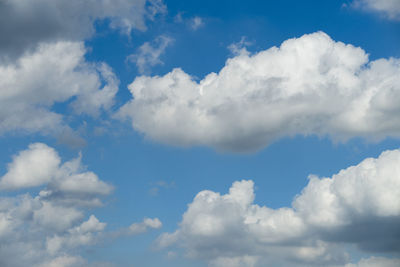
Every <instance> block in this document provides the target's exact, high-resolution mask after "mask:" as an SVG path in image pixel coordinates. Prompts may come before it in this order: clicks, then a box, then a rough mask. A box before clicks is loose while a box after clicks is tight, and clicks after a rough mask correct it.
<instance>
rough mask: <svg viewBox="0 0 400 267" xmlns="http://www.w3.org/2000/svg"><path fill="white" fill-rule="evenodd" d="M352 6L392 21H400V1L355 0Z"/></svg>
mask: <svg viewBox="0 0 400 267" xmlns="http://www.w3.org/2000/svg"><path fill="white" fill-rule="evenodd" d="M352 6H353V7H354V8H358V9H363V10H366V11H372V12H376V13H379V14H381V15H383V16H385V17H386V18H388V19H391V20H400V1H398V0H354V2H353V3H352Z"/></svg>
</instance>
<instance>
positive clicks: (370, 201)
mask: <svg viewBox="0 0 400 267" xmlns="http://www.w3.org/2000/svg"><path fill="white" fill-rule="evenodd" d="M399 166H400V151H399V150H392V151H385V152H383V153H382V154H381V155H380V156H379V157H378V158H367V159H365V160H363V161H362V162H361V163H359V164H358V165H356V166H351V167H349V168H347V169H344V170H341V171H340V172H339V173H337V174H335V175H333V176H332V177H322V178H318V177H315V176H310V177H309V183H308V185H307V186H306V187H305V188H304V189H303V190H302V192H301V193H300V194H299V195H297V196H296V197H295V198H294V200H293V203H292V206H291V207H282V208H279V209H271V208H269V207H266V206H259V205H257V204H254V199H255V194H254V183H253V182H252V181H245V180H243V181H238V182H235V183H234V184H233V185H232V187H231V188H230V189H229V193H227V194H224V195H221V194H220V193H218V192H213V191H208V190H205V191H201V192H200V193H198V194H197V196H196V197H195V198H194V200H193V202H192V203H190V204H189V205H188V209H187V211H186V212H185V213H184V214H183V219H182V221H181V223H180V224H179V228H178V229H177V230H176V231H175V232H173V233H164V234H163V235H161V236H160V237H159V239H158V240H157V244H158V246H159V247H161V248H172V249H173V248H174V247H181V248H183V249H184V251H185V254H186V256H188V257H191V258H198V259H203V260H205V261H207V262H208V263H209V264H210V265H211V266H265V265H264V264H266V263H268V265H269V266H270V265H273V266H344V265H346V264H349V265H348V266H358V265H353V264H350V263H349V261H350V258H349V253H348V252H347V251H346V249H347V248H348V247H350V246H349V245H355V246H356V247H357V248H358V249H360V250H361V251H366V252H368V253H370V254H372V255H373V253H387V254H388V255H398V252H399V251H400V242H399V240H400V229H399V227H398V226H399V224H400V190H399V189H400V168H399ZM346 244H347V245H346ZM371 262H372V263H373V262H375V265H374V264H372V263H371ZM379 262H380V263H379ZM263 263H264V264H263ZM368 263H371V265H368ZM384 263H385V264H384ZM398 263H399V260H398V259H392V260H391V259H390V258H387V259H386V258H382V259H381V258H376V259H374V258H370V259H368V260H367V259H364V260H362V261H361V262H360V263H359V266H396V264H398ZM346 266H347V265H346Z"/></svg>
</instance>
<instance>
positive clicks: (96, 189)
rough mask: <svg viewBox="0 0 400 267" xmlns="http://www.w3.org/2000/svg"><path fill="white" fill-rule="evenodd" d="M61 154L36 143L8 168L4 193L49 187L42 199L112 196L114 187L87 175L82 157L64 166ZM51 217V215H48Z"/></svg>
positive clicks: (1, 180)
mask: <svg viewBox="0 0 400 267" xmlns="http://www.w3.org/2000/svg"><path fill="white" fill-rule="evenodd" d="M60 163H61V160H60V157H59V155H58V153H57V152H56V151H55V150H54V149H53V148H51V147H49V146H47V145H45V144H42V143H35V144H31V145H29V147H28V149H27V150H24V151H21V152H19V154H18V155H16V156H14V158H13V161H12V162H11V163H10V164H9V165H8V172H7V173H6V174H5V175H4V176H2V177H1V178H0V189H1V190H19V189H23V188H28V187H35V186H40V185H44V184H48V186H47V189H45V190H42V191H41V192H40V195H41V197H43V198H50V197H63V198H68V197H70V196H73V199H75V198H76V197H78V196H82V197H87V196H89V197H93V196H98V195H100V196H101V195H108V194H109V193H110V192H111V191H112V186H110V185H108V184H106V183H104V182H103V181H100V180H99V179H98V177H97V175H96V174H95V173H93V172H89V171H84V169H85V167H84V166H82V164H81V156H79V157H78V158H76V159H73V160H71V161H67V162H65V163H64V164H62V165H60ZM46 213H47V212H46Z"/></svg>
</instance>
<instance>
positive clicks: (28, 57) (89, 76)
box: [0, 42, 119, 135]
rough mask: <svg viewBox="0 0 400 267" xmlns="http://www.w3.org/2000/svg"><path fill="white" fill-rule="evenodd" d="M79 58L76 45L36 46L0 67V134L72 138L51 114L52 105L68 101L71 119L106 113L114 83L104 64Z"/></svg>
mask: <svg viewBox="0 0 400 267" xmlns="http://www.w3.org/2000/svg"><path fill="white" fill-rule="evenodd" d="M85 52H86V51H85V48H84V45H83V43H80V42H58V43H54V44H42V45H40V46H39V48H38V49H37V50H35V51H34V52H32V53H27V54H25V55H24V56H23V57H21V58H19V59H18V60H17V61H16V62H15V63H10V64H5V63H3V64H1V63H0V134H3V133H5V132H9V131H23V132H37V131H39V132H41V133H44V134H53V135H61V134H63V133H67V134H68V133H71V132H73V131H72V130H71V129H70V128H69V127H68V126H66V125H65V123H64V120H63V116H62V115H61V114H59V113H56V112H55V111H54V110H53V106H54V105H55V104H57V103H66V102H68V101H70V102H71V103H70V104H69V109H70V110H72V113H73V114H89V115H92V116H97V115H99V114H100V112H101V110H108V109H109V108H110V107H111V106H112V105H113V103H114V96H115V94H116V93H117V91H118V84H119V81H118V79H117V78H116V77H115V75H114V74H113V73H112V71H111V69H110V67H108V66H107V65H106V64H104V63H101V64H94V63H88V62H86V61H85V59H84V55H85ZM66 113H68V111H67V112H66Z"/></svg>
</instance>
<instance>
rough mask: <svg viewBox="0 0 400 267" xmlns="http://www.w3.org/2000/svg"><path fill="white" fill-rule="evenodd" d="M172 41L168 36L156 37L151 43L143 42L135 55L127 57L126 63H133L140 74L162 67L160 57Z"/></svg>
mask: <svg viewBox="0 0 400 267" xmlns="http://www.w3.org/2000/svg"><path fill="white" fill-rule="evenodd" d="M172 41H173V39H172V38H170V37H168V36H164V35H161V36H158V37H157V38H156V39H154V41H153V42H152V43H150V42H145V43H144V44H143V45H142V46H140V47H139V49H138V52H137V53H136V54H132V55H130V56H128V57H127V60H128V61H131V62H135V63H136V66H137V68H138V70H139V72H140V73H142V74H143V73H147V72H149V71H150V68H151V67H154V66H156V65H162V64H164V62H162V61H161V59H160V57H161V55H162V54H163V53H164V52H165V49H166V48H167V47H168V46H169V45H170V44H171V43H172Z"/></svg>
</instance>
